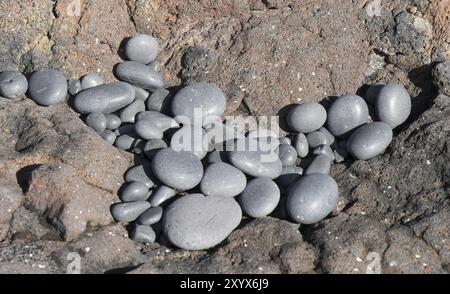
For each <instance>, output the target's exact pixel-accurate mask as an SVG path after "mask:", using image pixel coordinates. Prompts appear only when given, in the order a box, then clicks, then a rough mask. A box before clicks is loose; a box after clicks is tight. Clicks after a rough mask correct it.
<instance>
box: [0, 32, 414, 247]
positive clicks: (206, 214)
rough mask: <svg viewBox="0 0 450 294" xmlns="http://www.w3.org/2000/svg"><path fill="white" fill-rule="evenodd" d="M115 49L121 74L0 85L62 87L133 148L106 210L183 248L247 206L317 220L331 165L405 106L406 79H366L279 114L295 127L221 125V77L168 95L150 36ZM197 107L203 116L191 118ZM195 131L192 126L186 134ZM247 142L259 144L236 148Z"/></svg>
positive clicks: (372, 149) (56, 97) (363, 149)
mask: <svg viewBox="0 0 450 294" xmlns="http://www.w3.org/2000/svg"><path fill="white" fill-rule="evenodd" d="M123 50H124V55H125V56H126V58H127V61H124V62H122V63H120V64H117V65H116V66H115V68H114V75H115V76H116V78H117V79H118V81H117V82H114V83H110V84H105V83H104V81H103V78H102V77H101V76H99V75H98V74H96V73H90V74H87V75H86V76H84V77H82V78H81V79H78V80H70V81H67V79H66V78H65V77H64V75H63V74H61V73H60V72H59V71H56V70H53V69H45V70H38V71H35V72H33V73H32V74H31V75H30V76H29V77H28V78H27V77H25V76H24V75H23V74H22V73H20V72H15V71H5V72H2V73H1V74H0V95H1V96H3V97H5V98H11V99H12V98H15V97H19V96H23V95H25V94H27V96H28V97H29V98H31V99H33V100H34V101H35V102H36V103H37V104H39V105H41V106H50V105H53V104H56V103H60V102H64V101H66V98H67V96H68V93H69V94H70V95H69V97H70V98H69V100H68V103H69V104H70V106H71V107H72V108H73V109H74V110H75V111H77V112H78V113H80V114H81V118H82V119H83V120H84V121H85V123H86V124H87V125H88V126H89V127H91V128H92V129H93V130H94V131H95V132H97V133H98V134H99V136H101V137H102V138H103V139H104V140H105V141H106V142H108V143H110V144H112V145H114V146H115V147H117V148H119V149H122V150H126V151H129V152H132V153H134V154H136V156H139V157H140V158H141V161H140V162H142V164H139V165H136V166H134V167H132V168H130V169H129V170H128V171H127V172H126V174H125V175H124V179H125V184H124V186H123V187H122V188H121V189H120V191H119V196H120V199H121V201H122V202H120V203H115V204H113V205H112V206H111V213H112V215H113V217H114V219H115V220H116V221H118V222H121V223H125V224H129V228H130V237H131V238H132V239H133V240H135V241H136V242H142V243H152V242H155V240H157V239H158V241H160V242H162V243H164V242H166V244H172V245H174V246H176V247H179V248H183V249H187V250H202V249H207V248H211V247H214V246H216V245H217V244H219V243H221V242H222V241H223V240H225V239H226V238H227V236H228V235H229V234H230V233H231V232H232V231H233V230H234V229H236V228H237V227H238V226H239V224H240V223H241V221H242V218H243V215H244V217H250V218H261V217H265V216H268V215H272V216H276V217H280V218H286V219H290V220H291V221H294V222H297V223H300V224H304V225H308V224H313V223H316V222H318V221H320V220H322V219H324V218H326V217H327V216H328V215H329V214H330V213H331V212H332V211H333V210H334V209H335V208H336V207H337V200H338V195H339V192H338V186H337V184H336V182H335V180H334V179H333V178H332V177H331V176H330V175H329V173H330V168H331V165H332V163H333V162H343V161H344V160H352V159H354V160H368V159H371V158H373V157H375V156H377V155H379V154H381V153H383V152H384V151H385V150H386V148H387V147H388V146H389V145H390V143H391V141H392V137H393V129H395V128H396V127H398V126H400V125H401V124H402V123H404V122H405V121H406V120H407V119H408V117H409V115H410V112H411V98H410V96H409V95H408V93H407V91H406V90H405V88H404V87H403V86H401V85H395V84H388V85H374V86H371V87H370V88H369V89H368V90H367V92H366V94H365V95H364V96H365V97H364V98H362V97H360V96H358V95H344V96H341V97H338V98H336V99H335V100H334V101H332V103H331V104H330V106H329V107H327V109H326V108H325V107H324V106H322V105H321V104H320V103H317V102H308V103H302V104H299V105H295V106H292V109H291V110H290V112H289V114H288V115H287V117H286V118H282V119H285V120H286V121H287V125H288V126H289V128H290V129H291V133H289V134H288V135H286V136H284V137H281V138H279V137H278V136H277V135H274V134H273V133H271V132H270V131H269V132H259V131H250V132H248V131H243V132H239V131H236V130H234V129H233V130H232V131H231V132H229V127H228V126H227V125H226V122H223V121H222V118H221V117H223V114H224V112H225V109H226V98H225V95H224V93H223V92H222V91H221V90H220V89H219V88H218V87H217V86H215V85H213V84H210V83H196V84H192V85H189V86H186V87H183V88H182V89H181V90H179V91H177V92H176V93H172V92H173V91H172V92H171V91H169V90H167V89H165V88H164V80H163V77H162V75H161V73H160V66H159V64H158V63H157V62H156V58H157V56H158V51H159V48H158V42H157V40H156V39H155V38H153V37H152V36H148V35H136V36H134V37H132V38H131V39H129V41H128V42H127V43H126V45H125V47H124V48H123ZM196 111H197V113H198V112H200V113H201V115H202V119H200V120H198V119H197V120H196V117H195V115H194V114H195V112H196ZM211 129H214V130H219V131H220V132H223V134H225V135H224V136H223V139H222V140H218V139H217V138H214V139H212V138H211V137H209V136H208V135H207V134H209V133H210V132H209V131H211ZM196 131H197V133H199V134H200V135H199V136H195V135H194V136H190V135H191V134H193V133H195V132H196ZM186 138H188V139H187V140H190V141H192V143H195V142H196V141H199V140H200V141H201V142H200V144H197V145H200V148H195V149H190V150H180V149H179V148H178V146H179V145H180V141H183V140H186ZM198 138H200V139H198ZM197 143H198V142H197ZM252 144H253V145H255V146H256V148H253V149H250V148H247V147H244V148H243V149H242V148H237V146H250V145H252ZM194 146H196V145H194ZM273 147H275V148H273ZM271 148H272V149H271ZM268 150H269V151H268ZM271 150H274V151H275V152H270V151H271ZM268 153H270V154H268ZM273 154H275V156H273ZM264 155H267V156H264Z"/></svg>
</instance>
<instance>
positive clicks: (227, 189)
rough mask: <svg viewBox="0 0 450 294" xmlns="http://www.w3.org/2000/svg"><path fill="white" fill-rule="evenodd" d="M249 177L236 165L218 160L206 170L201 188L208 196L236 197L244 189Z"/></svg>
mask: <svg viewBox="0 0 450 294" xmlns="http://www.w3.org/2000/svg"><path fill="white" fill-rule="evenodd" d="M246 185H247V178H246V177H245V175H244V173H243V172H242V171H240V170H239V169H237V168H235V167H234V166H232V165H230V164H228V163H223V162H217V163H213V164H211V165H210V166H208V167H207V168H206V170H205V173H204V176H203V179H202V181H201V183H200V189H201V191H202V193H203V194H204V195H206V196H220V197H234V196H237V195H239V194H240V193H242V191H244V189H245V186H246Z"/></svg>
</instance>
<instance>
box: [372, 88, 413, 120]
mask: <svg viewBox="0 0 450 294" xmlns="http://www.w3.org/2000/svg"><path fill="white" fill-rule="evenodd" d="M375 112H376V114H377V118H378V120H379V121H382V122H385V123H387V124H388V125H389V126H390V127H391V128H392V129H394V128H395V127H397V126H399V125H401V124H402V123H404V122H405V121H406V120H407V119H408V117H409V115H410V114H411V97H410V96H409V94H408V92H407V91H406V89H405V87H403V86H402V85H396V84H388V85H385V86H383V87H381V89H380V90H379V91H378V94H377V96H376V99H375Z"/></svg>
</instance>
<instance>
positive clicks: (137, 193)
mask: <svg viewBox="0 0 450 294" xmlns="http://www.w3.org/2000/svg"><path fill="white" fill-rule="evenodd" d="M148 196H149V195H148V188H147V186H146V185H145V184H144V183H141V182H131V183H127V184H126V186H125V188H124V189H123V190H122V191H121V193H120V199H121V200H122V201H123V202H133V201H144V200H147V197H148Z"/></svg>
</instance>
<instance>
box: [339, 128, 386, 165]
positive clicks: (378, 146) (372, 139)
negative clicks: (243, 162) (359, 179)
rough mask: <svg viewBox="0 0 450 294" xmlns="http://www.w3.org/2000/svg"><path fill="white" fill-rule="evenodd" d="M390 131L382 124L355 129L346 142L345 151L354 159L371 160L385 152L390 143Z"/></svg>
mask: <svg viewBox="0 0 450 294" xmlns="http://www.w3.org/2000/svg"><path fill="white" fill-rule="evenodd" d="M392 135H393V134H392V129H391V127H390V126H389V125H388V124H386V123H384V122H373V123H370V124H367V125H364V126H362V127H360V128H359V129H357V130H356V131H355V132H354V133H353V134H352V135H351V136H350V138H349V139H348V140H347V151H348V152H349V153H350V154H351V155H352V156H353V158H355V159H360V160H367V159H371V158H373V157H375V156H377V155H379V154H381V153H383V152H384V150H386V148H387V147H388V146H389V144H391V141H392Z"/></svg>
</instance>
